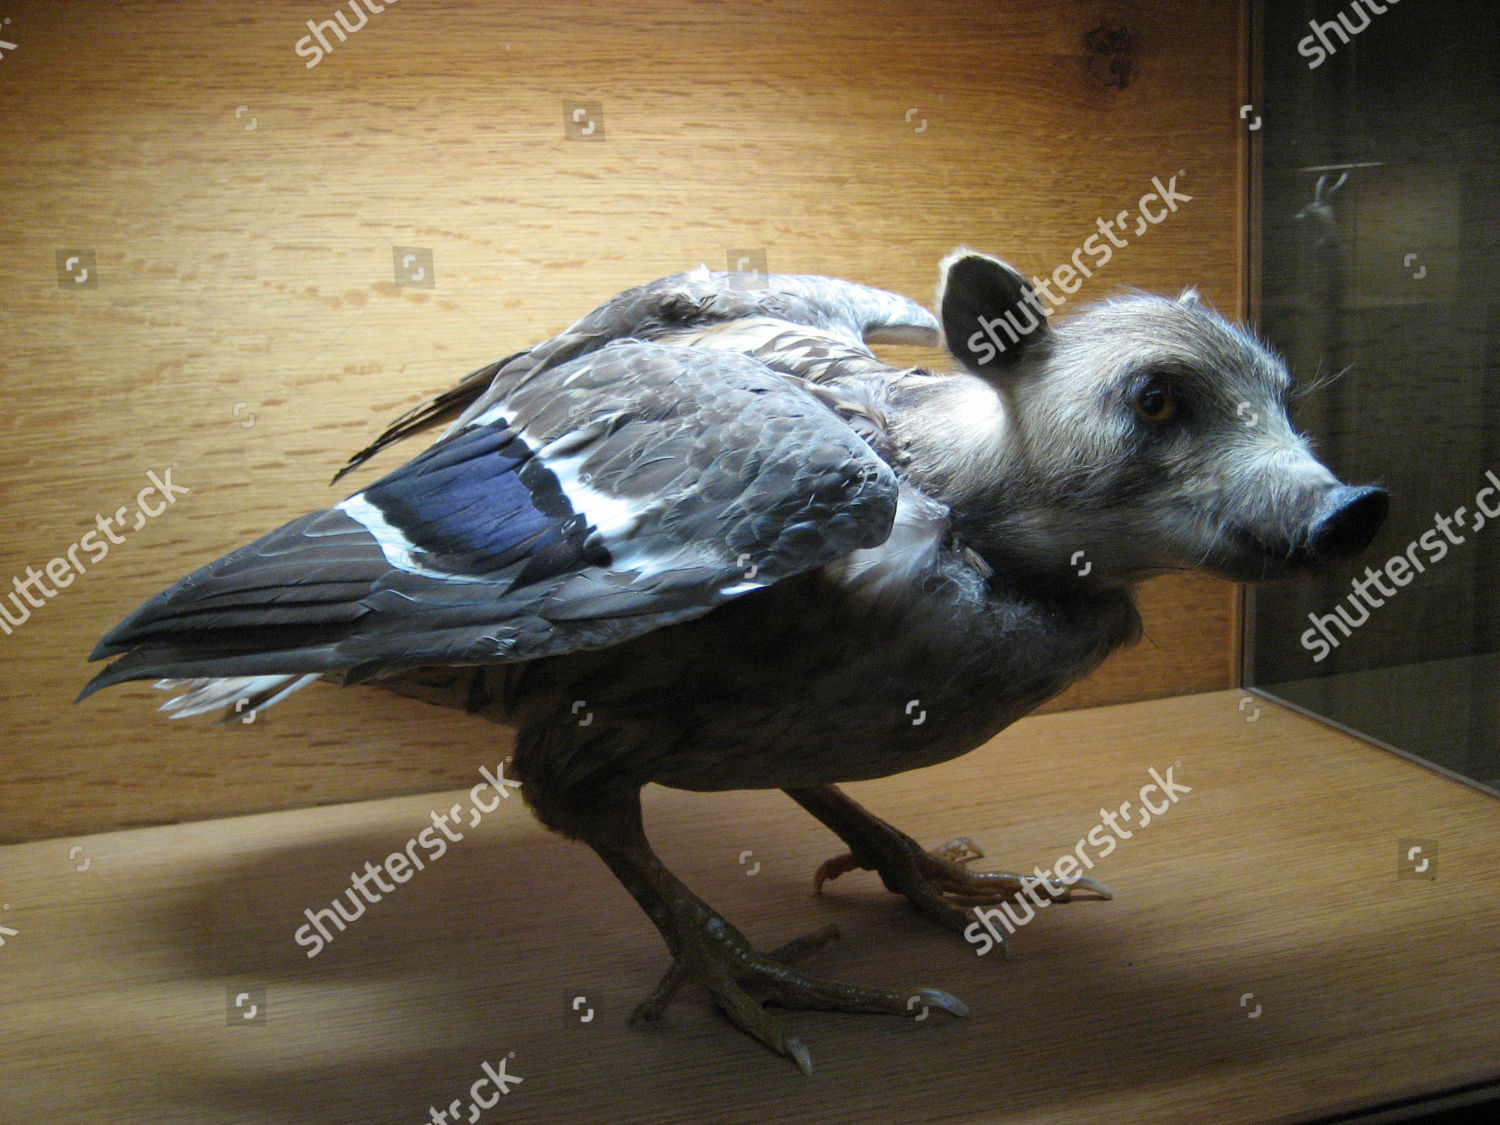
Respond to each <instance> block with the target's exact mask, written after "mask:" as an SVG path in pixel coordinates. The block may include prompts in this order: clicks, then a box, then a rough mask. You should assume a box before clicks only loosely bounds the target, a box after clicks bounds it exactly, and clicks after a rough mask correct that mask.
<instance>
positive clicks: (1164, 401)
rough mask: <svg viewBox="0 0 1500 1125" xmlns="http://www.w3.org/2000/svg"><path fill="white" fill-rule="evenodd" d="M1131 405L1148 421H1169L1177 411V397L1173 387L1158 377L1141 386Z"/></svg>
mask: <svg viewBox="0 0 1500 1125" xmlns="http://www.w3.org/2000/svg"><path fill="white" fill-rule="evenodd" d="M1130 405H1131V406H1133V407H1134V408H1135V412H1136V413H1137V414H1139V415H1140V416H1141V417H1142V418H1144V419H1146V421H1148V422H1167V421H1170V420H1171V418H1172V416H1173V415H1175V414H1176V413H1177V399H1176V397H1175V396H1173V394H1172V391H1171V388H1169V387H1167V386H1166V385H1165V384H1163V383H1162V382H1161V381H1160V380H1157V379H1152V380H1151V381H1150V382H1148V383H1146V384H1145V386H1143V387H1141V389H1140V390H1138V391H1137V392H1136V393H1135V398H1134V399H1133V400H1131V403H1130Z"/></svg>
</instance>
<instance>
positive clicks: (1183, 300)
mask: <svg viewBox="0 0 1500 1125" xmlns="http://www.w3.org/2000/svg"><path fill="white" fill-rule="evenodd" d="M1177 303H1178V304H1179V305H1182V306H1184V307H1185V308H1189V309H1201V308H1202V307H1203V298H1202V297H1200V296H1199V295H1198V287H1197V286H1195V285H1189V286H1188V287H1187V288H1186V289H1184V290H1183V291H1182V293H1181V294H1180V295H1179V296H1178V298H1177Z"/></svg>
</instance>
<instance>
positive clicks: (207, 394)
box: [0, 0, 1242, 838]
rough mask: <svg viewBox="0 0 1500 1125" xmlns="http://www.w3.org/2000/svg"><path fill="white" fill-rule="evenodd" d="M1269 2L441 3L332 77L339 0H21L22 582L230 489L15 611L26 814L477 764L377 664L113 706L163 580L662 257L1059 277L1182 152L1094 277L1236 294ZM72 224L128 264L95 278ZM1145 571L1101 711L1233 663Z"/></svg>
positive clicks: (14, 75) (18, 375)
mask: <svg viewBox="0 0 1500 1125" xmlns="http://www.w3.org/2000/svg"><path fill="white" fill-rule="evenodd" d="M1239 9H1240V6H1239V4H1237V3H1234V2H1231V0H1212V2H1208V3H1201V4H1194V5H1151V4H1145V3H1140V4H1130V3H1108V4H1106V3H1085V2H1069V3H1021V2H994V0H989V2H985V3H978V2H974V3H970V2H964V0H950V2H945V3H942V4H921V3H915V2H885V3H878V2H877V3H869V4H860V5H843V4H834V3H827V4H799V5H790V4H772V3H752V2H731V3H707V2H684V0H677V2H674V3H666V2H663V0H651V2H646V3H633V4H628V5H614V6H600V5H585V4H580V3H544V4H540V5H535V6H532V8H531V10H521V9H520V8H519V6H511V5H496V6H490V5H479V4H475V5H460V4H443V3H430V2H423V0H405V2H402V3H399V4H397V3H394V2H388V3H387V5H386V7H385V9H384V10H383V11H381V12H379V13H377V14H375V15H373V16H369V17H368V21H367V23H366V25H365V26H364V27H362V28H360V29H359V30H357V31H355V32H354V33H352V34H350V35H349V36H348V37H347V41H345V42H338V41H337V40H336V39H334V38H333V36H332V33H331V32H325V33H324V34H325V37H326V38H329V39H330V41H331V43H332V46H333V49H332V50H331V51H329V52H328V53H326V54H325V55H324V57H322V58H321V59H319V60H318V61H317V63H316V65H314V66H312V67H311V68H309V67H308V66H307V65H306V63H307V62H308V61H310V59H309V58H307V57H302V56H299V55H298V54H297V44H298V42H299V40H300V39H301V38H302V37H303V36H307V35H308V34H309V32H308V28H307V26H306V25H307V21H308V20H309V19H312V20H328V19H331V18H333V15H334V12H335V10H336V8H335V5H334V4H333V3H332V2H331V0H325V2H323V3H311V2H309V3H281V2H273V3H262V4H256V5H237V6H220V5H214V4H210V3H206V2H191V3H177V4H168V3H120V4H102V3H100V4H68V5H45V4H26V3H20V4H10V5H8V6H7V7H6V8H5V15H6V17H7V18H9V19H10V21H11V22H10V23H8V24H5V25H4V26H3V29H0V40H3V41H5V42H7V43H13V44H14V46H13V47H9V48H0V97H3V99H4V104H5V106H6V110H7V112H6V118H7V120H6V135H7V141H6V157H5V160H4V162H3V165H0V191H3V193H4V198H5V201H6V211H7V214H6V222H5V225H4V234H3V236H0V237H3V238H4V240H5V243H6V252H5V253H4V254H3V255H0V292H3V294H4V310H5V311H4V328H5V343H6V346H5V347H4V349H0V377H3V386H4V392H5V410H4V414H3V418H4V423H3V425H4V441H3V443H0V506H3V512H4V516H5V523H6V527H7V533H6V535H5V536H4V539H3V542H0V584H4V585H5V586H9V584H10V580H11V578H12V576H17V577H22V578H24V576H25V574H26V568H27V567H28V566H33V567H37V568H39V569H42V568H45V567H46V565H47V564H48V562H49V561H50V560H52V559H54V558H57V557H65V556H66V552H67V549H68V548H69V547H70V546H71V545H73V544H75V543H78V542H79V541H80V539H81V537H82V536H83V535H84V534H85V533H86V532H88V531H89V530H90V529H91V528H93V527H94V526H95V516H96V515H97V514H108V513H111V512H114V511H115V510H116V509H117V508H119V507H121V506H122V505H124V506H127V507H129V508H131V509H132V511H133V510H134V505H135V497H136V494H137V492H138V491H139V490H140V489H142V488H143V487H145V486H146V485H147V484H148V483H149V478H148V474H149V473H151V472H156V473H157V474H158V475H161V474H164V473H165V472H166V471H167V469H168V468H170V469H171V471H172V479H173V482H174V483H175V484H177V485H178V486H180V487H184V488H187V489H189V490H190V491H189V492H187V493H185V494H183V495H181V496H179V497H178V498H177V500H176V502H175V503H174V504H173V505H172V506H171V507H170V508H169V509H167V510H166V511H165V512H163V513H162V514H161V515H160V516H158V517H155V518H153V519H149V520H146V521H145V522H144V523H143V524H142V526H140V527H139V528H132V529H130V530H129V531H128V532H127V533H126V534H124V535H123V536H122V539H123V541H122V542H120V543H119V544H112V545H110V549H109V552H108V554H107V555H106V556H104V557H102V558H100V559H98V561H97V562H95V561H91V556H90V555H89V554H88V553H86V552H85V553H82V554H81V555H80V557H81V558H82V559H83V561H84V562H85V563H86V564H87V565H86V567H85V569H84V572H83V573H82V574H80V575H78V576H77V577H76V578H74V579H73V580H72V581H71V583H70V584H69V585H68V587H67V588H66V589H58V590H57V591H56V594H57V596H56V597H55V598H51V599H48V600H47V601H46V604H45V605H44V606H43V607H41V608H38V609H36V610H35V611H34V613H33V616H32V618H31V619H30V620H29V621H27V622H25V623H24V624H23V625H21V626H19V627H17V628H15V629H14V630H13V631H12V633H11V634H10V635H3V636H0V708H3V715H4V718H3V720H0V723H3V726H0V739H3V744H4V747H5V749H4V754H5V760H6V770H5V773H4V777H3V780H0V837H3V838H28V837H36V836H46V835H54V834H59V833H75V832H80V831H86V830H89V829H93V828H100V827H105V826H111V825H126V824H140V823H155V822H162V821H170V820H177V819H191V818H199V817H205V816H210V815H216V814H224V813H230V812H237V811H249V810H254V809H266V808H274V807H285V806H289V805H302V804H311V803H318V802H332V801H342V800H349V799H353V798H357V797H370V796H376V795H385V794H396V793H406V792H415V791H419V790H422V789H425V788H436V787H441V786H446V785H452V784H455V783H463V782H464V781H465V780H466V779H468V778H469V777H471V776H472V775H473V773H474V771H475V770H476V769H477V767H478V766H479V764H480V763H481V762H483V761H488V760H489V759H490V758H491V757H492V756H493V753H494V748H495V747H496V746H498V745H503V737H502V736H500V735H497V734H495V733H494V732H492V731H491V730H489V729H488V728H480V727H477V726H474V725H472V724H471V723H470V722H469V720H466V719H464V718H462V717H457V716H450V715H446V714H441V713H436V712H430V711H428V710H427V709H425V708H423V707H421V706H420V705H416V704H412V703H409V702H405V701H402V700H398V699H392V698H385V697H384V696H383V695H381V694H379V693H374V692H364V693H359V694H346V693H340V692H337V691H335V690H333V689H325V688H315V689H312V690H308V691H305V692H303V693H301V695H300V696H299V697H297V698H296V699H295V700H294V701H291V702H289V703H288V704H286V705H284V706H282V707H279V708H277V709H275V710H273V711H272V712H270V713H269V714H268V715H266V716H263V717H262V718H261V719H260V720H259V721H257V722H256V723H254V724H251V725H237V726H234V727H229V728H225V727H210V728H207V729H205V727H204V726H202V725H192V724H189V723H169V722H166V721H164V720H161V719H160V718H159V717H158V716H156V714H155V712H154V710H153V708H152V706H151V704H153V703H154V702H156V701H157V698H156V697H157V696H158V693H155V692H153V691H152V690H151V689H150V688H149V687H147V686H145V685H135V686H132V687H128V688H125V689H117V690H115V691H112V692H109V693H106V694H105V695H103V696H100V697H96V698H94V699H92V700H90V701H88V702H87V703H86V704H84V705H82V706H79V707H74V706H73V704H72V702H71V700H72V697H73V695H74V694H75V693H76V691H77V690H78V688H79V687H80V686H81V685H82V684H83V682H84V681H85V679H86V678H87V675H88V669H87V667H86V666H85V664H84V657H85V655H86V654H87V652H88V650H89V648H90V647H91V646H92V644H93V643H94V641H95V640H96V639H97V638H98V637H99V635H100V634H101V633H102V632H103V631H104V630H106V629H107V628H108V627H109V626H110V625H112V624H113V623H114V622H115V621H117V620H118V619H119V618H120V617H121V616H122V615H123V614H124V613H125V612H127V611H128V610H130V609H131V608H133V607H134V606H135V605H137V604H138V603H139V602H140V601H141V600H142V599H144V598H145V597H147V596H149V595H150V594H152V593H154V592H155V591H156V590H158V589H159V588H161V587H162V586H164V585H165V584H167V583H168V582H170V581H171V580H173V579H175V578H177V577H178V576H179V575H181V574H182V573H184V572H186V571H187V570H189V569H191V568H192V567H194V566H196V565H198V564H201V563H203V562H205V561H208V560H210V559H212V558H215V557H217V556H218V555H219V554H221V553H223V552H224V551H226V550H228V549H230V548H232V547H234V546H236V545H238V544H240V543H243V542H245V541H247V540H249V539H251V538H254V537H256V536H258V535H260V534H262V533H263V532H265V531H267V530H269V529H270V528H272V527H274V526H276V525H278V524H280V523H282V522H284V521H285V520H287V519H289V518H291V517H292V516H294V515H297V514H299V513H301V512H303V511H305V510H307V509H309V508H312V507H316V506H322V505H325V504H327V503H328V502H330V500H331V499H333V498H334V497H335V495H342V493H338V494H335V493H332V492H330V490H329V488H328V486H327V482H328V478H329V476H330V474H331V473H332V471H333V470H334V469H335V468H336V467H337V466H338V465H339V464H340V463H341V462H342V461H343V459H344V457H345V456H346V455H347V454H348V453H349V452H350V451H351V450H353V449H355V448H358V447H359V446H360V445H361V444H363V443H364V442H365V441H366V440H367V439H368V438H369V437H371V436H372V435H373V434H374V433H376V432H377V431H378V429H379V427H380V426H381V425H382V424H383V423H384V422H385V421H386V420H388V419H389V418H390V417H391V416H393V415H394V414H396V413H398V412H399V411H401V410H403V409H405V408H406V407H408V406H410V405H412V404H413V403H415V402H417V401H419V400H421V399H422V398H423V397H424V396H425V395H427V394H429V393H430V392H432V391H434V390H436V389H440V388H442V387H444V386H446V385H448V384H449V383H450V382H451V381H452V380H453V379H454V378H455V377H457V376H459V375H462V374H463V373H465V372H467V371H469V370H470V369H472V368H474V367H477V366H479V365H480V364H482V363H484V362H485V361H487V360H489V359H491V358H493V357H494V356H496V355H499V354H502V353H504V352H506V351H509V350H512V349H514V348H516V347H518V346H522V345H525V344H527V343H529V342H532V341H535V340H537V339H540V338H542V337H545V336H546V335H548V334H550V333H552V332H554V331H556V330H557V329H559V328H561V327H563V326H564V325H565V324H567V323H568V322H570V321H571V320H573V319H574V318H575V317H576V316H578V315H579V314H580V313H582V312H584V311H586V310H587V309H589V308H590V307H592V306H593V305H594V304H595V303H596V302H598V301H599V300H601V299H603V298H606V297H608V296H609V295H611V294H612V293H614V292H616V291H618V290H619V289H621V288H623V287H625V286H628V285H631V284H634V283H637V282H640V281H643V280H646V279H649V278H653V277H657V276H660V275H662V274H666V273H670V272H672V271H675V270H678V269H682V268H685V267H690V266H692V265H695V264H697V263H698V262H700V261H703V262H707V263H708V264H709V265H711V266H714V267H722V266H723V264H724V263H725V261H726V255H727V254H728V252H729V250H731V249H749V250H763V251H764V252H765V254H766V260H767V263H768V265H769V267H770V268H771V269H773V270H782V271H796V272H824V273H830V274H836V275H840V276H846V277H850V278H854V279H857V280H860V281H865V282H869V283H872V284H877V285H880V286H884V287H886V288H890V289H894V290H897V291H900V292H903V293H907V294H909V295H911V296H913V297H916V298H918V299H924V300H925V299H927V298H929V297H930V295H931V292H932V288H933V284H934V281H935V279H936V264H937V261H938V259H939V258H940V257H941V256H942V255H943V254H944V253H946V252H947V251H948V250H950V249H951V248H952V247H953V246H955V245H956V244H959V243H967V244H969V245H971V246H975V247H978V248H983V249H986V250H990V251H993V252H996V253H999V254H1001V255H1002V256H1004V257H1007V258H1008V259H1010V260H1011V261H1013V262H1015V263H1017V264H1018V265H1020V266H1022V267H1024V268H1025V269H1027V270H1028V271H1031V272H1037V273H1042V272H1049V271H1050V270H1051V269H1052V268H1053V267H1054V266H1056V265H1057V264H1059V263H1062V262H1064V261H1066V260H1067V258H1068V256H1069V255H1070V254H1071V253H1072V251H1073V250H1074V248H1076V247H1077V246H1079V245H1080V243H1081V242H1082V241H1083V240H1084V239H1085V238H1086V237H1088V235H1090V234H1091V233H1093V232H1094V230H1095V221H1096V219H1098V218H1101V217H1108V216H1112V215H1115V214H1116V213H1117V212H1119V211H1121V210H1128V209H1133V208H1134V206H1135V204H1136V201H1137V200H1138V199H1139V197H1140V196H1141V195H1142V194H1143V193H1144V192H1146V191H1148V190H1149V189H1150V186H1151V178H1152V177H1153V176H1160V177H1162V178H1163V179H1165V178H1167V177H1171V176H1174V175H1175V176H1177V178H1178V181H1177V182H1178V187H1179V189H1180V190H1183V191H1185V192H1187V193H1188V194H1190V195H1191V196H1192V201H1191V202H1189V203H1184V204H1183V205H1182V206H1181V207H1180V209H1179V210H1178V211H1177V212H1176V213H1175V214H1172V215H1170V216H1168V217H1167V218H1166V220H1165V221H1163V222H1162V223H1161V224H1160V225H1159V226H1155V227H1150V228H1148V229H1147V230H1146V231H1145V232H1144V233H1143V234H1142V235H1140V236H1139V237H1134V236H1132V237H1131V241H1130V244H1129V245H1128V246H1127V247H1125V248H1123V249H1121V250H1118V251H1117V252H1116V255H1115V257H1114V259H1113V260H1112V261H1111V262H1110V263H1109V264H1108V265H1107V266H1106V267H1105V268H1104V269H1102V270H1101V271H1099V272H1098V273H1097V274H1096V275H1095V276H1094V278H1093V279H1091V280H1090V281H1089V282H1088V283H1087V284H1086V285H1085V287H1084V289H1083V290H1082V291H1081V292H1080V293H1079V294H1078V295H1077V297H1075V298H1074V300H1075V301H1081V300H1084V299H1087V298H1090V297H1095V296H1098V295H1102V294H1104V293H1106V292H1108V291H1109V290H1111V289H1113V288H1115V287H1118V286H1123V285H1135V286H1141V287H1145V288H1150V289H1157V290H1164V291H1168V290H1173V289H1175V288H1177V287H1180V286H1182V285H1185V284H1187V283H1196V284H1198V285H1200V286H1201V287H1202V288H1203V289H1204V291H1205V293H1206V294H1207V295H1208V296H1209V297H1210V298H1211V299H1213V300H1214V301H1216V302H1217V303H1218V304H1219V305H1220V306H1221V307H1224V308H1226V309H1233V308H1235V306H1236V301H1237V291H1238V285H1237V278H1238V276H1239V275H1238V263H1239V254H1240V248H1239V237H1238V215H1239V183H1240V178H1239V173H1238V163H1237V161H1238V153H1239V145H1240V137H1241V135H1242V134H1241V132H1240V130H1241V129H1242V125H1241V122H1240V120H1239V116H1238V104H1239V93H1238V91H1239V88H1240V60H1239V49H1238V44H1239V29H1240V10H1239ZM343 11H344V12H345V15H346V17H347V16H348V11H349V10H348V9H347V7H346V8H345V9H343ZM303 49H304V51H306V50H307V49H308V48H307V46H304V48H303ZM565 99H572V100H576V101H580V102H598V103H601V104H602V117H601V120H602V126H601V127H602V131H603V134H604V137H603V140H601V141H573V140H568V139H565V136H564V112H563V103H564V100H565ZM596 132H597V129H596ZM395 247H417V248H422V249H424V250H429V251H431V254H432V264H433V282H434V283H433V286H432V287H431V288H424V287H415V286H410V285H407V286H400V285H397V284H396V283H395V277H394V273H393V250H394V248H395ZM60 251H63V252H65V253H64V254H63V255H62V258H69V257H74V256H75V255H74V254H73V253H72V252H73V251H87V252H88V253H87V254H78V255H76V256H77V257H78V258H79V261H78V262H76V263H73V265H72V266H71V267H70V271H69V272H66V273H63V274H60V272H59V271H60V268H61V267H60V264H59V263H60V261H61V260H62V259H61V258H60V257H59V252H60ZM90 255H91V257H90ZM84 268H90V269H91V270H92V273H91V276H90V279H89V283H88V284H78V283H76V282H75V281H73V280H72V279H73V278H76V277H78V276H79V275H80V271H81V270H82V269H84ZM95 283H96V284H95ZM394 463H395V460H394V459H391V458H387V459H386V460H384V461H383V462H380V463H379V465H380V466H383V467H389V466H390V465H392V464H394ZM365 479H369V478H368V476H365V477H362V478H360V480H361V481H362V480H365ZM59 569H61V568H59ZM1142 600H1143V611H1144V616H1145V620H1146V633H1147V639H1146V640H1145V641H1144V642H1143V643H1142V645H1141V646H1140V647H1139V648H1137V649H1136V650H1134V651H1133V652H1131V653H1128V654H1125V655H1123V656H1120V657H1117V658H1115V659H1114V660H1112V661H1111V662H1110V664H1109V665H1108V666H1107V667H1106V668H1105V669H1104V670H1102V671H1101V673H1100V674H1099V675H1098V676H1097V677H1096V678H1095V679H1094V680H1093V681H1091V682H1090V683H1088V684H1086V685H1083V686H1081V687H1079V688H1078V689H1075V690H1074V691H1073V692H1071V693H1070V694H1069V695H1068V696H1067V697H1065V699H1064V700H1063V701H1061V703H1060V704H1059V705H1063V706H1068V705H1073V706H1077V705H1085V704H1096V703H1102V702H1107V701H1116V700H1123V699H1134V698H1143V697H1149V696H1159V695H1164V694H1171V693H1177V692H1186V691H1200V690H1206V689H1210V688H1219V687H1223V686H1225V685H1227V684H1228V683H1230V682H1231V681H1230V677H1231V666H1232V652H1231V644H1230V642H1231V619H1232V607H1233V590H1232V588H1231V587H1230V586H1228V585H1227V584H1224V583H1219V582H1215V581H1211V580H1207V579H1182V580H1176V579H1173V580H1162V581H1159V582H1157V583H1155V584H1152V585H1149V586H1148V587H1147V588H1146V591H1145V593H1144V595H1143V599H1142Z"/></svg>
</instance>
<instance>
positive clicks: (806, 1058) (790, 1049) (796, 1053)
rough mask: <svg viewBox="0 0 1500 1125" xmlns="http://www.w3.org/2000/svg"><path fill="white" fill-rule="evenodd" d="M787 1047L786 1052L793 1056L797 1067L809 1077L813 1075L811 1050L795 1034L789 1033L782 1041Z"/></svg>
mask: <svg viewBox="0 0 1500 1125" xmlns="http://www.w3.org/2000/svg"><path fill="white" fill-rule="evenodd" d="M781 1045H782V1046H783V1047H785V1048H786V1053H787V1054H789V1055H791V1056H792V1061H793V1062H794V1063H796V1064H797V1069H798V1070H800V1071H801V1072H802V1073H803V1074H805V1075H807V1076H808V1077H809V1078H811V1077H812V1052H811V1051H809V1050H808V1049H807V1048H806V1047H805V1046H804V1045H803V1043H802V1040H800V1039H798V1038H797V1037H796V1036H794V1035H789V1036H787V1037H786V1038H785V1039H783V1040H782V1041H781Z"/></svg>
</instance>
